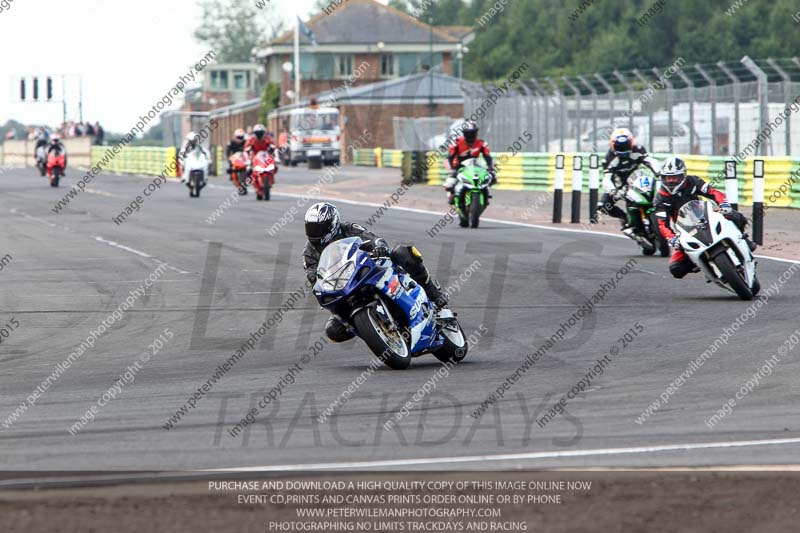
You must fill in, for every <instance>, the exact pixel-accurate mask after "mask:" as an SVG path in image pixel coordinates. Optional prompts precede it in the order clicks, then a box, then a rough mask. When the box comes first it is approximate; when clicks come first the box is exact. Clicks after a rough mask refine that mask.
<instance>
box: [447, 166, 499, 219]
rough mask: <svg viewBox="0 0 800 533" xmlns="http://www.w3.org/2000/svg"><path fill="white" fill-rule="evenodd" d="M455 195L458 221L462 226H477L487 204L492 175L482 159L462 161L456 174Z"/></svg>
mask: <svg viewBox="0 0 800 533" xmlns="http://www.w3.org/2000/svg"><path fill="white" fill-rule="evenodd" d="M456 180H457V181H456V185H455V187H454V189H453V194H454V195H455V199H456V201H455V205H456V211H458V223H459V225H460V226H461V227H462V228H466V227H469V226H472V227H473V228H477V227H478V224H479V223H480V218H481V214H482V213H483V211H484V210H485V209H486V206H488V205H489V198H491V197H492V196H491V195H490V194H489V185H490V184H491V182H492V176H491V174H489V170H488V169H487V168H486V163H485V162H484V161H483V160H478V159H468V160H466V161H464V163H462V166H461V168H460V169H459V170H458V174H457V175H456Z"/></svg>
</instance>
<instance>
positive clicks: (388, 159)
mask: <svg viewBox="0 0 800 533" xmlns="http://www.w3.org/2000/svg"><path fill="white" fill-rule="evenodd" d="M381 156H382V161H381V163H382V166H384V167H389V168H400V167H401V166H402V165H403V151H402V150H383V151H382V154H381Z"/></svg>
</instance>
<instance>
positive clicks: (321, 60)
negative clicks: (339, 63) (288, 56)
mask: <svg viewBox="0 0 800 533" xmlns="http://www.w3.org/2000/svg"><path fill="white" fill-rule="evenodd" d="M334 63H335V61H334V57H333V56H332V55H331V54H300V74H301V76H302V77H303V79H306V80H326V79H331V78H333V77H334V71H335V69H336V66H335V64H334Z"/></svg>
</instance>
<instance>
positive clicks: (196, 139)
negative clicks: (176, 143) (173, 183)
mask: <svg viewBox="0 0 800 533" xmlns="http://www.w3.org/2000/svg"><path fill="white" fill-rule="evenodd" d="M196 149H199V150H200V151H201V152H202V153H203V155H204V156H206V160H207V161H210V160H211V158H210V157H209V155H208V152H206V149H205V148H203V145H202V144H200V136H199V135H198V134H197V133H195V132H193V131H190V132H189V133H188V134H187V135H186V142H185V143H184V144H183V148H181V151H180V152H179V158H180V160H181V161H183V160H185V159H186V156H187V155H189V152H191V151H192V150H196ZM181 183H186V175H185V173H183V172H182V173H181Z"/></svg>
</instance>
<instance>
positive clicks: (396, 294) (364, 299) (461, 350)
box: [314, 237, 469, 370]
mask: <svg viewBox="0 0 800 533" xmlns="http://www.w3.org/2000/svg"><path fill="white" fill-rule="evenodd" d="M367 242H369V241H367ZM364 244H366V243H365V241H362V239H361V238H360V237H349V238H346V239H341V240H338V241H335V242H333V243H331V244H329V245H328V246H327V247H326V248H325V249H324V250H323V251H322V254H321V255H320V259H319V265H318V266H317V281H316V283H315V285H314V295H315V296H316V298H317V301H318V302H319V304H320V305H321V306H322V307H323V308H325V309H327V310H328V311H330V312H331V313H333V314H334V315H335V316H336V317H337V318H339V320H341V321H342V323H344V324H347V326H348V327H349V328H352V330H353V332H354V333H355V334H356V336H358V337H360V338H361V339H362V340H363V341H364V342H365V343H366V344H367V346H368V347H369V349H370V350H371V351H372V353H374V354H375V355H376V356H378V357H379V358H380V359H381V360H382V361H383V362H384V363H385V364H386V365H387V366H389V367H390V368H393V369H395V370H402V369H405V368H408V365H409V364H410V362H411V358H412V357H419V356H420V355H423V354H426V353H432V354H433V355H434V356H436V358H437V359H439V360H440V361H442V362H458V361H461V360H462V359H464V357H466V355H467V350H468V348H469V346H468V343H467V340H466V337H465V336H464V331H463V330H462V329H461V326H460V325H459V323H458V320H457V319H456V317H455V314H453V312H452V311H450V310H449V309H441V310H440V311H439V313H438V314H437V313H436V311H435V309H434V306H433V304H432V303H431V301H430V300H429V299H428V296H427V294H425V290H424V289H423V288H422V287H421V286H420V285H419V284H417V283H416V282H415V281H414V280H413V279H411V277H410V276H409V275H408V274H406V273H405V272H404V271H403V270H402V269H400V268H398V267H396V266H395V265H394V264H393V263H392V260H391V259H390V258H388V257H376V256H373V255H370V254H369V253H367V252H366V251H365V250H363V247H364Z"/></svg>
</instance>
